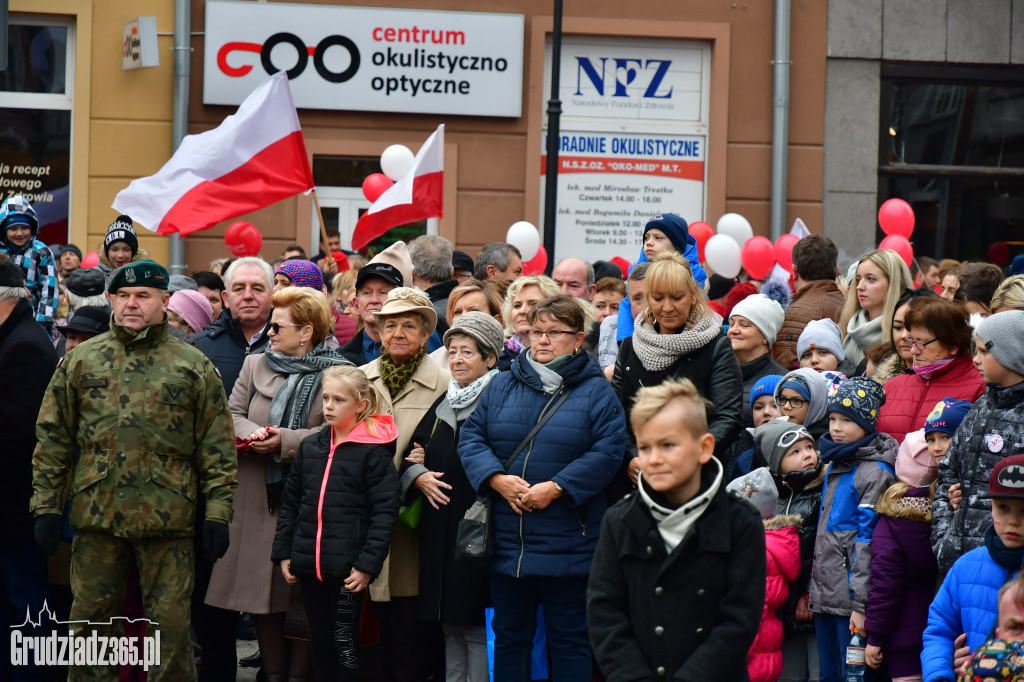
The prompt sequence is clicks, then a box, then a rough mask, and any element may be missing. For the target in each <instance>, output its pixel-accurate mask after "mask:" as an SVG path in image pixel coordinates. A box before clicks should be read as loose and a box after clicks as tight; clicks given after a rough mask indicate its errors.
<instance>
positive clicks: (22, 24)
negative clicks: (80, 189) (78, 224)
mask: <svg viewBox="0 0 1024 682" xmlns="http://www.w3.org/2000/svg"><path fill="white" fill-rule="evenodd" d="M73 41H74V31H73V27H72V26H71V24H69V23H67V22H61V21H56V20H52V19H49V18H33V17H24V16H19V15H12V16H11V18H10V25H9V31H8V48H7V70H6V71H3V72H0V92H2V99H0V101H2V103H3V104H2V106H0V193H2V198H3V199H6V198H8V197H10V196H13V195H15V194H22V195H24V196H26V197H27V198H28V200H29V201H31V202H32V206H33V207H34V208H35V210H36V213H37V214H38V215H39V224H40V231H39V239H40V240H42V241H43V242H44V243H46V244H48V245H50V244H64V243H66V242H67V240H68V215H69V214H68V209H69V202H68V199H69V180H70V175H71V109H72V96H73V92H72V82H73V63H74V62H73V60H72V59H71V58H70V55H72V54H73V52H74V46H73Z"/></svg>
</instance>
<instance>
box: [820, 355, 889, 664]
mask: <svg viewBox="0 0 1024 682" xmlns="http://www.w3.org/2000/svg"><path fill="white" fill-rule="evenodd" d="M811 371H813V370H811ZM884 402H885V391H884V390H883V389H882V386H881V385H880V384H878V383H876V382H875V381H872V380H871V379H864V378H854V379H848V380H846V381H843V382H842V383H840V384H839V385H838V387H837V388H836V390H835V392H834V393H833V394H832V395H830V396H829V398H828V406H827V409H828V419H829V432H828V433H827V434H825V435H824V436H822V437H821V439H820V440H819V441H818V445H819V448H820V451H821V459H822V461H823V462H824V463H825V466H826V467H827V468H826V471H825V491H824V493H823V495H822V500H821V516H820V518H819V519H818V532H817V537H816V539H815V547H814V564H813V567H812V569H811V588H810V599H809V601H808V607H809V608H810V609H811V611H813V612H814V614H815V615H814V622H815V630H816V633H817V637H818V657H819V661H820V665H821V679H822V680H839V679H843V678H845V676H846V665H845V658H846V657H845V652H846V647H847V645H848V644H849V643H850V637H851V636H852V635H853V634H854V633H855V632H859V633H860V634H861V635H862V636H866V637H870V631H867V630H865V626H864V611H865V608H866V604H867V600H868V584H869V581H870V577H871V537H872V535H873V533H874V530H875V523H876V522H877V520H878V512H877V511H876V510H875V503H876V502H877V501H878V498H879V497H881V495H882V494H883V493H884V492H885V491H886V490H888V489H889V486H891V485H892V483H893V465H894V463H895V460H896V452H897V451H898V450H899V443H897V442H896V441H895V440H894V439H893V437H892V436H890V435H888V434H886V433H881V432H879V431H878V430H877V424H878V410H879V408H880V407H881V406H882V404H883V403H884Z"/></svg>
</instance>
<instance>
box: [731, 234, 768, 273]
mask: <svg viewBox="0 0 1024 682" xmlns="http://www.w3.org/2000/svg"><path fill="white" fill-rule="evenodd" d="M740 259H741V261H740V262H742V263H743V269H744V270H746V271H747V274H748V275H750V276H751V277H752V278H753V279H758V280H761V279H764V278H765V277H767V276H768V275H770V274H771V272H772V268H773V267H775V247H774V246H772V241H771V240H770V239H768V238H767V237H762V236H760V235H758V236H756V237H751V238H750V239H748V240H747V241H746V243H745V244H744V245H743V249H742V250H741V251H740Z"/></svg>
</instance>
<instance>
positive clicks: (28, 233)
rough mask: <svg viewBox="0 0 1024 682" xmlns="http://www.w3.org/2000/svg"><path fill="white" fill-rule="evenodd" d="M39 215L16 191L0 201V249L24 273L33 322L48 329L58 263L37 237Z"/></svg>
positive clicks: (54, 308)
mask: <svg viewBox="0 0 1024 682" xmlns="http://www.w3.org/2000/svg"><path fill="white" fill-rule="evenodd" d="M38 235H39V217H38V216H37V215H36V211H35V209H34V208H32V204H31V203H29V201H28V199H26V198H25V197H23V196H21V195H20V194H18V195H15V196H13V197H11V198H9V199H7V200H6V201H4V203H3V204H2V205H0V253H4V254H6V255H7V256H8V257H10V259H11V260H12V261H14V264H15V265H17V266H18V267H20V268H21V269H22V271H23V272H24V273H25V287H26V288H27V289H28V293H29V295H30V297H31V303H32V310H34V311H35V318H36V322H39V323H40V324H42V325H43V326H44V327H45V328H46V331H47V332H50V330H51V328H52V327H53V316H54V314H55V313H56V312H57V297H58V296H59V295H60V288H59V287H58V285H57V263H56V262H55V260H54V258H53V254H52V253H50V249H48V248H47V247H46V244H44V243H42V242H41V241H39V240H38V239H37V238H36V237H37V236H38Z"/></svg>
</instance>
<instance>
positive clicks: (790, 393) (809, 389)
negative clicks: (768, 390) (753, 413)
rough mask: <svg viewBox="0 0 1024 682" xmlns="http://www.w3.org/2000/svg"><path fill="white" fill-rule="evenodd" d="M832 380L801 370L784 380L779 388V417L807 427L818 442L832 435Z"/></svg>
mask: <svg viewBox="0 0 1024 682" xmlns="http://www.w3.org/2000/svg"><path fill="white" fill-rule="evenodd" d="M828 389H829V380H828V378H827V377H826V376H824V375H823V374H822V373H820V372H818V371H816V370H814V369H811V368H810V367H801V368H799V369H794V370H793V371H792V372H790V373H789V374H787V375H786V376H784V377H782V381H780V382H779V384H778V386H776V387H775V403H776V404H777V405H778V406H779V413H780V414H781V415H782V416H783V417H789V421H791V422H793V423H794V424H803V425H804V426H806V427H807V430H808V431H810V432H811V435H812V436H814V437H815V438H819V437H821V435H822V434H824V433H825V432H826V431H828V417H827V416H826V414H825V406H826V405H827V404H828Z"/></svg>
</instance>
